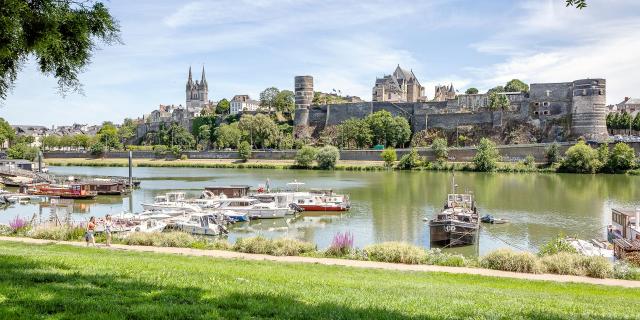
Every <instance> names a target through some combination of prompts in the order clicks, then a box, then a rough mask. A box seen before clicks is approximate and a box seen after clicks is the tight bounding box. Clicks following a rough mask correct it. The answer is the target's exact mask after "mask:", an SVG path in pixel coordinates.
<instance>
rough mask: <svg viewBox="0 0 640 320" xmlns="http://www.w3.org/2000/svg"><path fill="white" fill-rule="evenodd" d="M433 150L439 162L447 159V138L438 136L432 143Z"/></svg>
mask: <svg viewBox="0 0 640 320" xmlns="http://www.w3.org/2000/svg"><path fill="white" fill-rule="evenodd" d="M431 150H433V154H434V155H435V158H436V160H437V161H438V162H443V161H447V158H448V156H449V150H448V149H447V140H446V139H444V138H436V139H435V140H433V143H432V144H431Z"/></svg>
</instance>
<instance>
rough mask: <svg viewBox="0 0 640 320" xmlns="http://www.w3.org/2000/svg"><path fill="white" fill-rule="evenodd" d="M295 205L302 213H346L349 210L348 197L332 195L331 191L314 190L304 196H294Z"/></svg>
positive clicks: (301, 194)
mask: <svg viewBox="0 0 640 320" xmlns="http://www.w3.org/2000/svg"><path fill="white" fill-rule="evenodd" d="M294 197H295V199H296V202H295V204H296V205H297V206H299V207H300V208H302V209H303V210H304V211H348V210H349V209H350V208H351V203H350V202H349V197H348V196H346V195H340V194H335V193H333V190H331V189H314V190H311V191H310V192H308V193H306V194H304V193H302V192H298V193H297V194H296V195H294Z"/></svg>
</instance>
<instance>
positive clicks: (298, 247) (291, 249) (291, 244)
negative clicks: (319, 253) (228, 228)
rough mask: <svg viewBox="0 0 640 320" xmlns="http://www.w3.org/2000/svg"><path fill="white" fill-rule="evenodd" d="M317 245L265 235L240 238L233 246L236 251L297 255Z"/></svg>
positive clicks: (312, 249)
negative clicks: (266, 236)
mask: <svg viewBox="0 0 640 320" xmlns="http://www.w3.org/2000/svg"><path fill="white" fill-rule="evenodd" d="M315 248H316V247H315V245H314V244H311V243H308V242H302V241H299V240H295V239H286V238H284V239H276V240H271V239H267V238H264V237H260V236H258V237H253V238H240V239H238V240H237V241H236V243H235V244H234V246H233V250H234V251H238V252H245V253H256V254H269V255H274V256H297V255H300V254H302V253H307V252H312V251H314V250H315Z"/></svg>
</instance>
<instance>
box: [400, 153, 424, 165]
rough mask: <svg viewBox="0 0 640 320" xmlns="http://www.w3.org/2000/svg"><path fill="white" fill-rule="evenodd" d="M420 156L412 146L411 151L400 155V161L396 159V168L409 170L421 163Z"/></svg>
mask: <svg viewBox="0 0 640 320" xmlns="http://www.w3.org/2000/svg"><path fill="white" fill-rule="evenodd" d="M423 162H424V161H423V159H422V157H421V156H420V155H419V154H418V151H416V149H415V148H412V149H411V151H410V152H409V153H407V154H405V155H403V156H402V157H400V161H398V169H401V170H411V169H413V168H418V167H420V166H421V165H422V164H423Z"/></svg>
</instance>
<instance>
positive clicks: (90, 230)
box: [84, 217, 96, 247]
mask: <svg viewBox="0 0 640 320" xmlns="http://www.w3.org/2000/svg"><path fill="white" fill-rule="evenodd" d="M95 231H96V217H91V218H89V223H87V232H86V233H85V234H84V240H85V241H87V247H88V246H89V244H92V245H93V246H94V247H95V246H96V238H95V237H94V235H93V234H94V232H95Z"/></svg>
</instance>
